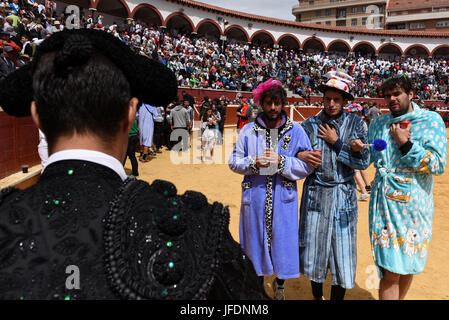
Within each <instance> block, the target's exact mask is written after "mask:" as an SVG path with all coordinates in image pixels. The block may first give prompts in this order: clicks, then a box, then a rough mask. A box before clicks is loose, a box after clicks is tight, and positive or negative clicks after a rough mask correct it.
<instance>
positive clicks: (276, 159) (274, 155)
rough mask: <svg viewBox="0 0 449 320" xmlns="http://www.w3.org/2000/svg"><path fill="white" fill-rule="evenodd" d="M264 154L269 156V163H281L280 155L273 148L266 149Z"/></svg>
mask: <svg viewBox="0 0 449 320" xmlns="http://www.w3.org/2000/svg"><path fill="white" fill-rule="evenodd" d="M264 156H265V157H266V158H267V160H268V163H269V165H271V164H276V165H277V164H278V163H279V161H280V160H281V159H280V157H279V155H278V154H277V153H276V152H274V151H272V150H265V152H264Z"/></svg>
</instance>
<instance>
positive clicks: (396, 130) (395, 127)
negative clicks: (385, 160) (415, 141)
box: [390, 123, 412, 147]
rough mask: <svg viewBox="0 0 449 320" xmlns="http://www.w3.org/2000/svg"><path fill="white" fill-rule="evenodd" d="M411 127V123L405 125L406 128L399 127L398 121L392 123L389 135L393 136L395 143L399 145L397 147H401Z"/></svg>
mask: <svg viewBox="0 0 449 320" xmlns="http://www.w3.org/2000/svg"><path fill="white" fill-rule="evenodd" d="M411 128H412V124H411V123H409V124H408V125H407V128H405V129H401V127H400V126H399V123H392V124H391V126H390V135H391V136H392V137H393V139H394V140H395V141H396V143H397V144H398V145H399V147H402V146H403V145H404V144H405V143H406V142H407V141H408V139H409V138H410V136H411V135H412V133H411V132H410V129H411Z"/></svg>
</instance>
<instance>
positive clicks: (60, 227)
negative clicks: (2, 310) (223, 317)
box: [0, 29, 264, 300]
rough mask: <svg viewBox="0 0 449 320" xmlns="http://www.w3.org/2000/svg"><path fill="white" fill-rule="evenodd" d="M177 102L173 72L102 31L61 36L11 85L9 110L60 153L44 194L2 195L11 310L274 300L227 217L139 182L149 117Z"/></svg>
mask: <svg viewBox="0 0 449 320" xmlns="http://www.w3.org/2000/svg"><path fill="white" fill-rule="evenodd" d="M176 94H177V85H176V77H175V75H174V74H173V73H172V72H171V71H170V70H169V69H167V68H166V67H165V66H163V65H162V64H160V63H159V62H157V61H155V60H150V59H148V58H147V57H144V56H140V55H137V54H135V53H134V52H133V51H132V50H131V49H130V48H129V47H127V46H126V45H125V44H124V43H123V42H121V41H120V40H119V39H117V38H115V37H114V36H112V35H110V34H108V33H106V32H101V31H96V30H92V29H80V30H66V31H61V32H58V33H55V34H54V35H52V36H51V37H50V38H49V39H47V40H45V41H44V42H43V43H42V44H41V45H40V46H39V47H38V49H37V51H36V55H35V58H34V59H33V61H32V62H31V63H30V64H28V65H26V66H24V67H22V68H20V69H18V70H17V71H15V72H13V73H11V74H9V75H8V76H7V77H6V78H5V79H4V80H2V81H0V105H1V106H2V108H3V109H4V110H5V111H6V112H7V113H8V114H10V115H13V116H18V117H20V116H29V115H31V116H32V119H33V121H34V123H35V124H36V125H37V126H38V127H39V128H40V129H41V130H42V131H43V133H44V134H45V136H46V138H47V140H48V153H49V157H48V160H47V165H46V167H45V169H44V170H43V173H42V175H41V177H40V179H39V181H38V182H37V183H36V184H35V185H33V186H31V187H29V188H28V189H25V190H18V189H15V188H7V189H5V190H2V191H1V192H0V212H1V215H0V230H2V232H0V261H1V263H0V274H1V276H0V287H1V290H0V299H66V300H67V299H117V298H121V299H207V298H220V299H236V298H241V299H262V298H263V297H264V292H263V288H262V287H261V286H260V285H259V284H258V282H257V275H256V274H255V272H254V268H253V266H252V264H251V262H250V261H249V259H245V257H244V255H243V252H242V251H241V249H240V247H239V246H238V244H237V243H236V242H235V241H233V240H232V237H231V235H230V234H229V230H228V226H229V211H228V209H227V208H224V207H223V205H221V204H219V203H214V204H213V205H210V204H209V203H208V201H207V199H206V197H205V196H204V195H202V194H201V193H198V192H193V191H188V192H186V193H184V194H183V195H182V196H178V195H177V191H176V187H175V186H174V185H173V184H171V183H170V182H167V181H161V180H156V181H154V182H153V183H152V185H151V186H150V185H149V184H148V183H146V182H144V181H139V180H135V179H127V176H126V173H125V170H124V168H123V165H122V162H123V160H124V157H125V154H126V150H127V144H128V133H129V131H130V128H131V126H132V124H133V122H134V118H135V115H136V111H137V109H138V107H139V105H140V104H142V103H147V104H155V105H160V106H164V105H166V104H168V103H169V102H170V101H171V100H173V99H174V97H176ZM192 248H194V250H193V249H192ZM231 277H232V278H231ZM227 278H231V279H232V280H230V279H227ZM234 280H236V281H234Z"/></svg>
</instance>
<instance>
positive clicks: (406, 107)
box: [389, 99, 410, 118]
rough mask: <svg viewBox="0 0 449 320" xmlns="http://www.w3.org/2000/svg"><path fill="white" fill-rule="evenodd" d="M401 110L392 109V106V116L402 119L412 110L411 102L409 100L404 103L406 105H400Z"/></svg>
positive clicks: (390, 107)
mask: <svg viewBox="0 0 449 320" xmlns="http://www.w3.org/2000/svg"><path fill="white" fill-rule="evenodd" d="M398 105H399V108H397V109H392V106H389V109H390V112H391V115H392V116H393V117H394V118H396V117H400V116H402V115H404V114H406V113H408V111H409V109H410V101H409V100H408V99H407V100H406V101H404V103H399V104H398Z"/></svg>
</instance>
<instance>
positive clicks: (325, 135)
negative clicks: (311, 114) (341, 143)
mask: <svg viewBox="0 0 449 320" xmlns="http://www.w3.org/2000/svg"><path fill="white" fill-rule="evenodd" d="M318 131H319V132H320V133H321V134H319V135H317V137H318V138H321V139H323V140H324V141H326V142H327V143H330V144H334V143H335V142H336V141H337V140H338V136H337V130H335V128H332V127H330V126H329V125H328V124H327V123H326V127H324V126H323V125H322V124H320V126H319V127H318Z"/></svg>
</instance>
